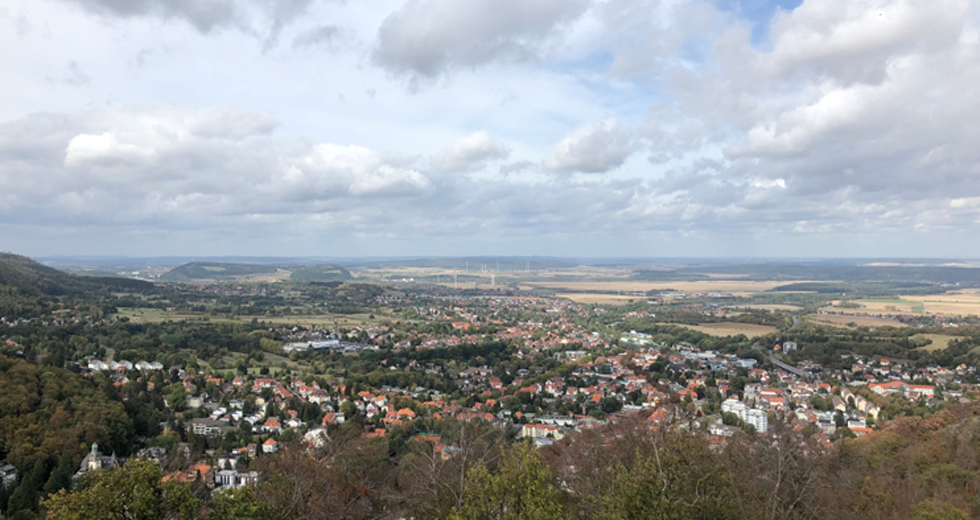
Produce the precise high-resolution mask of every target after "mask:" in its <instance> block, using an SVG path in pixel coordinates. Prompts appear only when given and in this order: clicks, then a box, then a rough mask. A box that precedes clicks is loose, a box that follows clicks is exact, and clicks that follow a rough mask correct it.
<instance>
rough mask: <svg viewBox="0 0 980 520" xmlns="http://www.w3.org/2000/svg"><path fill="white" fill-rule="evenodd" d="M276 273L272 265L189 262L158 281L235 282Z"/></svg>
mask: <svg viewBox="0 0 980 520" xmlns="http://www.w3.org/2000/svg"><path fill="white" fill-rule="evenodd" d="M276 271H278V268H277V267H276V266H274V265H257V264H225V263H220V262H190V263H187V264H184V265H181V266H179V267H175V268H173V269H171V270H170V271H167V272H166V273H164V274H162V275H161V276H160V280H163V281H165V282H191V281H197V280H235V279H237V278H239V277H242V276H249V275H255V274H271V273H275V272H276Z"/></svg>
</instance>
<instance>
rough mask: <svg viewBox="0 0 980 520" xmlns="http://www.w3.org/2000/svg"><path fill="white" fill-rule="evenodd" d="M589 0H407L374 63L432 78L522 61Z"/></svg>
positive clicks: (381, 38) (381, 37) (384, 33)
mask: <svg viewBox="0 0 980 520" xmlns="http://www.w3.org/2000/svg"><path fill="white" fill-rule="evenodd" d="M588 5H589V1H588V0H563V1H561V2H554V1H551V0H469V1H467V2H465V3H461V2H457V1H455V0H409V1H408V2H406V3H405V5H404V6H402V8H401V9H399V10H398V11H396V12H395V13H393V14H391V15H390V16H388V17H387V18H386V19H385V21H384V23H382V24H381V28H380V29H379V31H378V43H377V47H376V48H375V50H374V54H373V59H374V61H375V63H377V64H378V65H380V66H382V67H384V68H385V69H386V70H388V71H390V72H394V73H399V74H402V73H407V74H412V75H417V76H422V77H428V78H432V77H435V76H438V75H440V74H442V73H443V72H445V71H446V70H448V69H451V68H462V67H479V66H483V65H487V64H489V63H492V62H495V61H499V60H513V61H526V60H529V59H533V58H535V57H537V56H539V54H540V53H541V50H542V47H543V46H544V45H546V44H547V43H549V42H550V41H551V40H552V39H554V38H557V37H559V36H560V35H561V28H562V27H563V26H564V25H566V24H568V23H570V22H571V21H573V20H575V19H576V18H578V17H579V16H580V15H581V14H582V13H583V12H584V11H585V9H586V8H587V7H588Z"/></svg>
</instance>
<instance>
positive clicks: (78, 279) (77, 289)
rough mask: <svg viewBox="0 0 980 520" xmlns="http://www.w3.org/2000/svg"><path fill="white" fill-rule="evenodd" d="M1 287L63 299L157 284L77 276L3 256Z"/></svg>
mask: <svg viewBox="0 0 980 520" xmlns="http://www.w3.org/2000/svg"><path fill="white" fill-rule="evenodd" d="M0 287H6V288H8V289H9V288H14V289H17V290H19V291H20V292H22V293H24V294H33V295H37V294H44V295H51V296H61V295H79V294H83V293H87V292H94V291H104V290H147V289H152V288H153V284H152V283H149V282H144V281H141V280H130V279H127V278H116V277H102V276H76V275H72V274H68V273H66V272H64V271H59V270H57V269H53V268H51V267H48V266H46V265H43V264H40V263H38V262H35V261H34V260H31V259H30V258H28V257H26V256H21V255H15V254H12V253H0Z"/></svg>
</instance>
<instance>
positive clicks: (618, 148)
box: [545, 119, 636, 173]
mask: <svg viewBox="0 0 980 520" xmlns="http://www.w3.org/2000/svg"><path fill="white" fill-rule="evenodd" d="M635 150H636V146H635V144H634V142H633V138H632V136H631V135H630V132H629V131H627V130H625V129H624V128H622V126H621V125H620V124H619V121H617V120H616V119H607V120H605V121H603V122H601V123H599V124H595V125H585V126H581V127H579V128H578V129H576V130H575V131H574V132H572V133H571V135H569V136H568V137H566V138H564V139H562V140H561V141H560V142H559V143H558V144H557V145H555V149H554V151H553V152H552V154H551V157H550V158H549V159H548V160H547V162H546V163H545V166H546V167H547V168H549V169H552V170H556V171H564V172H584V173H605V172H607V171H609V170H613V169H616V168H618V167H620V166H622V165H623V163H624V162H626V159H627V158H628V157H629V156H630V155H632V154H633V152H634V151H635Z"/></svg>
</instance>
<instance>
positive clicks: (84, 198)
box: [0, 0, 980, 255]
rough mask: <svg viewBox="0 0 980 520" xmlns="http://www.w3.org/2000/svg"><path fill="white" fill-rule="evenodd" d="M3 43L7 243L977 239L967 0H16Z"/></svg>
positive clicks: (1, 20)
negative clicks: (731, 3)
mask: <svg viewBox="0 0 980 520" xmlns="http://www.w3.org/2000/svg"><path fill="white" fill-rule="evenodd" d="M66 4H70V5H75V6H79V8H80V9H84V10H85V11H86V12H87V13H90V14H92V13H94V15H93V16H78V12H77V11H76V10H72V9H65V8H64V5H66ZM25 20H26V21H27V22H28V23H25V22H24V21H25ZM22 29H23V30H22ZM256 38H259V39H261V40H262V41H264V42H265V43H266V45H265V46H257V45H254V42H255V39H256ZM279 38H281V39H282V41H285V42H289V43H290V44H289V45H283V46H276V45H275V42H276V41H278V39H279ZM0 46H2V47H4V48H17V49H22V52H17V53H6V54H3V55H2V56H0V71H2V72H0V82H2V84H3V85H4V99H3V101H2V102H0V200H2V201H3V203H2V204H0V228H2V229H0V236H3V237H4V239H5V241H6V242H5V243H9V244H11V245H9V246H6V247H17V244H35V245H36V244H49V245H48V246H47V247H48V250H51V249H53V248H55V247H58V246H57V245H60V244H61V243H62V242H60V241H58V240H52V241H50V242H44V239H42V238H37V237H41V236H51V235H52V234H58V233H61V232H62V231H64V232H66V233H67V231H65V230H68V229H70V230H72V231H73V232H77V233H75V234H74V235H66V236H68V237H69V238H68V239H66V240H67V241H65V242H64V243H65V244H68V243H71V244H75V245H76V246H77V247H79V248H88V249H89V250H93V249H96V248H97V245H96V244H98V243H100V242H99V240H101V238H100V237H112V236H117V235H114V234H120V233H124V231H122V230H124V229H128V230H134V231H133V233H143V234H144V235H145V236H154V237H156V236H158V235H159V234H165V233H167V232H168V231H173V230H180V231H182V232H184V233H178V234H176V235H172V236H171V237H170V238H177V239H178V240H184V239H183V238H180V237H183V236H198V237H201V238H200V240H199V241H198V242H195V244H204V245H205V246H207V247H212V246H211V244H213V243H214V244H217V243H222V242H221V241H220V237H225V236H234V237H236V239H235V242H234V243H232V244H230V245H231V246H234V247H241V248H252V250H254V249H255V248H262V247H264V246H266V245H269V244H276V247H278V246H280V245H282V246H283V247H285V248H287V249H288V247H286V246H288V245H289V244H293V245H295V244H301V245H302V246H303V247H307V248H308V249H307V250H310V249H314V248H316V247H319V246H316V245H315V244H321V243H322V241H321V240H319V239H320V238H324V237H326V238H329V239H330V240H333V239H335V238H336V240H338V241H339V240H343V237H348V238H350V237H355V236H357V237H369V238H365V241H366V242H361V245H363V244H365V243H367V244H369V245H371V246H372V247H378V248H379V249H381V250H380V251H377V252H379V253H386V254H403V253H407V252H408V251H409V250H412V251H413V252H415V253H418V254H430V253H431V252H432V251H433V249H431V248H434V247H441V248H442V249H440V250H441V251H444V252H447V253H461V254H462V253H469V252H473V251H477V250H479V251H487V250H488V249H493V248H495V247H496V246H497V245H499V246H500V247H502V248H508V247H509V248H510V249H509V251H511V252H515V253H520V252H522V251H523V250H522V249H521V248H529V249H527V250H534V251H538V252H540V253H542V254H559V253H562V252H563V253H564V254H576V251H574V250H573V251H569V250H570V249H573V248H584V247H587V244H589V245H596V246H598V245H600V244H601V245H603V246H608V247H607V248H603V247H596V248H595V249H594V250H601V251H609V252H610V254H613V252H624V253H626V252H629V253H631V254H639V255H642V254H646V253H657V252H658V251H662V250H668V249H667V246H668V245H673V246H674V247H673V248H672V249H669V250H670V251H672V252H675V253H676V254H686V253H696V252H698V251H700V252H705V253H708V254H725V253H730V254H742V253H749V254H753V253H757V252H760V251H765V250H766V249H765V248H766V244H779V247H780V249H779V250H777V251H775V252H776V253H777V254H783V253H784V252H788V251H793V254H807V252H815V253H818V254H838V253H839V252H843V253H846V252H852V253H856V254H864V255H868V254H874V251H873V250H868V251H865V250H864V249H865V248H870V247H873V245H874V244H878V245H881V244H885V246H887V247H890V248H891V249H889V250H890V251H892V252H893V253H895V254H902V247H904V246H903V244H905V243H906V241H905V238H906V237H907V236H909V235H908V230H912V229H916V230H920V231H922V233H917V234H915V236H916V237H917V238H916V240H920V241H921V240H926V238H925V237H931V238H928V240H931V242H930V244H931V245H932V246H934V247H931V248H927V249H921V248H920V250H929V251H937V253H936V254H940V252H942V251H966V252H969V253H971V254H973V255H976V254H980V250H974V248H975V246H970V245H968V244H972V243H974V241H972V240H971V239H970V238H971V237H972V236H974V235H975V234H976V233H977V232H980V222H978V221H980V218H978V216H980V212H978V208H980V206H978V205H977V204H976V202H975V201H976V200H978V199H980V155H978V152H977V146H976V143H978V142H980V126H977V125H976V121H977V120H980V90H978V89H976V85H978V84H980V11H978V9H977V6H976V5H975V2H969V1H967V0H938V1H924V0H874V1H870V0H869V1H865V0H821V1H817V0H804V1H803V2H802V3H801V4H800V5H799V6H798V7H796V8H795V9H792V10H788V11H785V12H783V11H778V10H777V14H776V15H775V17H774V19H773V21H772V23H771V24H770V26H768V27H767V26H766V21H765V20H758V19H753V20H747V19H745V18H743V17H742V14H741V13H740V12H739V11H738V10H731V9H720V8H718V7H717V3H716V2H710V1H705V0H678V1H673V0H672V1H662V0H603V1H602V2H598V1H587V0H575V1H571V2H551V1H544V0H534V1H530V2H518V1H517V0H503V1H499V0H498V1H491V0H475V1H474V2H466V3H465V4H464V3H459V2H451V1H450V0H391V1H383V2H380V3H370V4H367V3H357V2H346V3H342V2H333V1H313V0H309V1H308V0H295V1H293V0H282V1H274V2H261V1H259V0H247V1H243V2H225V1H223V0H202V1H201V2H190V1H186V0H164V1H161V2H148V1H144V0H134V1H132V2H123V1H117V0H8V2H7V3H5V4H4V8H3V9H0ZM324 50H325V51H329V52H324ZM86 56H99V57H100V59H99V60H91V59H88V58H86ZM72 63H75V64H77V66H72ZM66 64H68V66H67V68H66ZM463 71H465V72H466V73H465V74H464V73H460V72H463ZM449 77H451V81H450V80H447V79H446V78H449ZM406 78H408V79H409V80H411V82H418V81H426V82H428V83H427V85H428V87H429V88H425V89H415V90H414V91H412V90H406V89H405V88H404V86H405V80H406ZM70 85H74V86H75V87H76V88H66V86H70ZM220 107H236V108H220ZM581 122H593V123H594V124H587V125H584V126H577V125H580V124H581ZM474 129H481V131H480V132H476V133H473V130H474ZM634 129H635V130H634ZM460 136H463V137H460ZM502 138H505V140H506V144H504V142H502V141H503V139H502ZM350 143H354V145H353V146H351V145H350ZM644 159H648V160H644ZM559 171H560V172H581V173H601V172H609V174H606V175H577V174H576V175H555V174H554V172H559ZM448 172H454V173H455V172H463V173H473V175H450V174H447V173H448ZM488 179H492V182H487V180H488ZM78 226H89V227H90V228H91V229H96V228H98V229H99V232H98V233H96V232H94V231H89V232H86V231H85V230H84V229H83V228H80V227H78ZM263 226H268V227H263ZM794 229H799V230H800V231H805V232H806V233H805V236H803V235H796V234H794V233H793V231H794ZM270 230H271V232H270ZM174 233H176V232H174ZM45 234H47V235H45ZM178 235H179V236H178ZM73 236H77V237H78V238H71V237H73ZM801 236H802V238H797V237H801ZM11 237H20V238H17V239H15V238H11ZM126 237H127V238H126V239H122V238H118V237H117V238H116V239H113V240H115V242H112V243H114V244H116V246H115V247H117V249H125V248H126V247H129V244H130V243H131V242H130V241H129V239H130V238H132V237H133V235H126ZM392 237H405V238H404V241H402V242H397V239H395V238H392ZM473 237H479V238H473ZM760 237H761V238H760ZM624 238H625V240H624ZM188 240H189V239H188ZM288 240H293V242H288ZM350 240H354V239H353V238H351V239H350ZM794 240H795V241H794ZM108 241H109V239H106V242H105V243H107V244H109V243H110V242H108ZM389 241H390V242H389ZM654 243H655V244H660V246H658V247H660V248H661V249H659V250H658V251H648V250H646V249H644V248H645V247H653V246H648V244H654ZM725 243H727V244H728V246H727V247H729V248H730V249H724V248H723V247H722V245H720V244H725ZM918 243H923V242H918ZM51 244H57V245H51ZM185 244H187V245H185V246H178V247H183V248H184V250H187V251H191V250H193V247H192V245H190V244H191V243H190V242H185ZM348 244H350V242H349V243H348ZM375 244H381V245H375ZM569 244H572V245H569ZM624 244H629V245H624ZM691 244H701V245H700V246H694V245H691ZM750 244H755V246H751V245H750ZM888 244H891V245H888ZM110 245H111V244H110ZM885 246H881V247H883V248H884V247H885ZM133 247H136V248H137V249H138V248H139V247H145V248H148V247H153V246H152V244H151V245H150V246H133ZM214 247H217V246H214ZM752 247H758V249H757V250H753V249H751V248H752ZM413 248H414V249H413ZM552 248H554V249H552ZM562 248H565V249H562ZM634 248H635V249H634ZM698 248H700V249H698ZM504 250H505V249H501V251H504ZM26 251H27V252H30V251H29V250H26ZM362 251H364V250H361V249H357V248H353V249H350V254H358V253H360V252H362ZM797 251H798V252H797ZM95 252H98V251H95ZM947 254H948V253H947Z"/></svg>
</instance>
